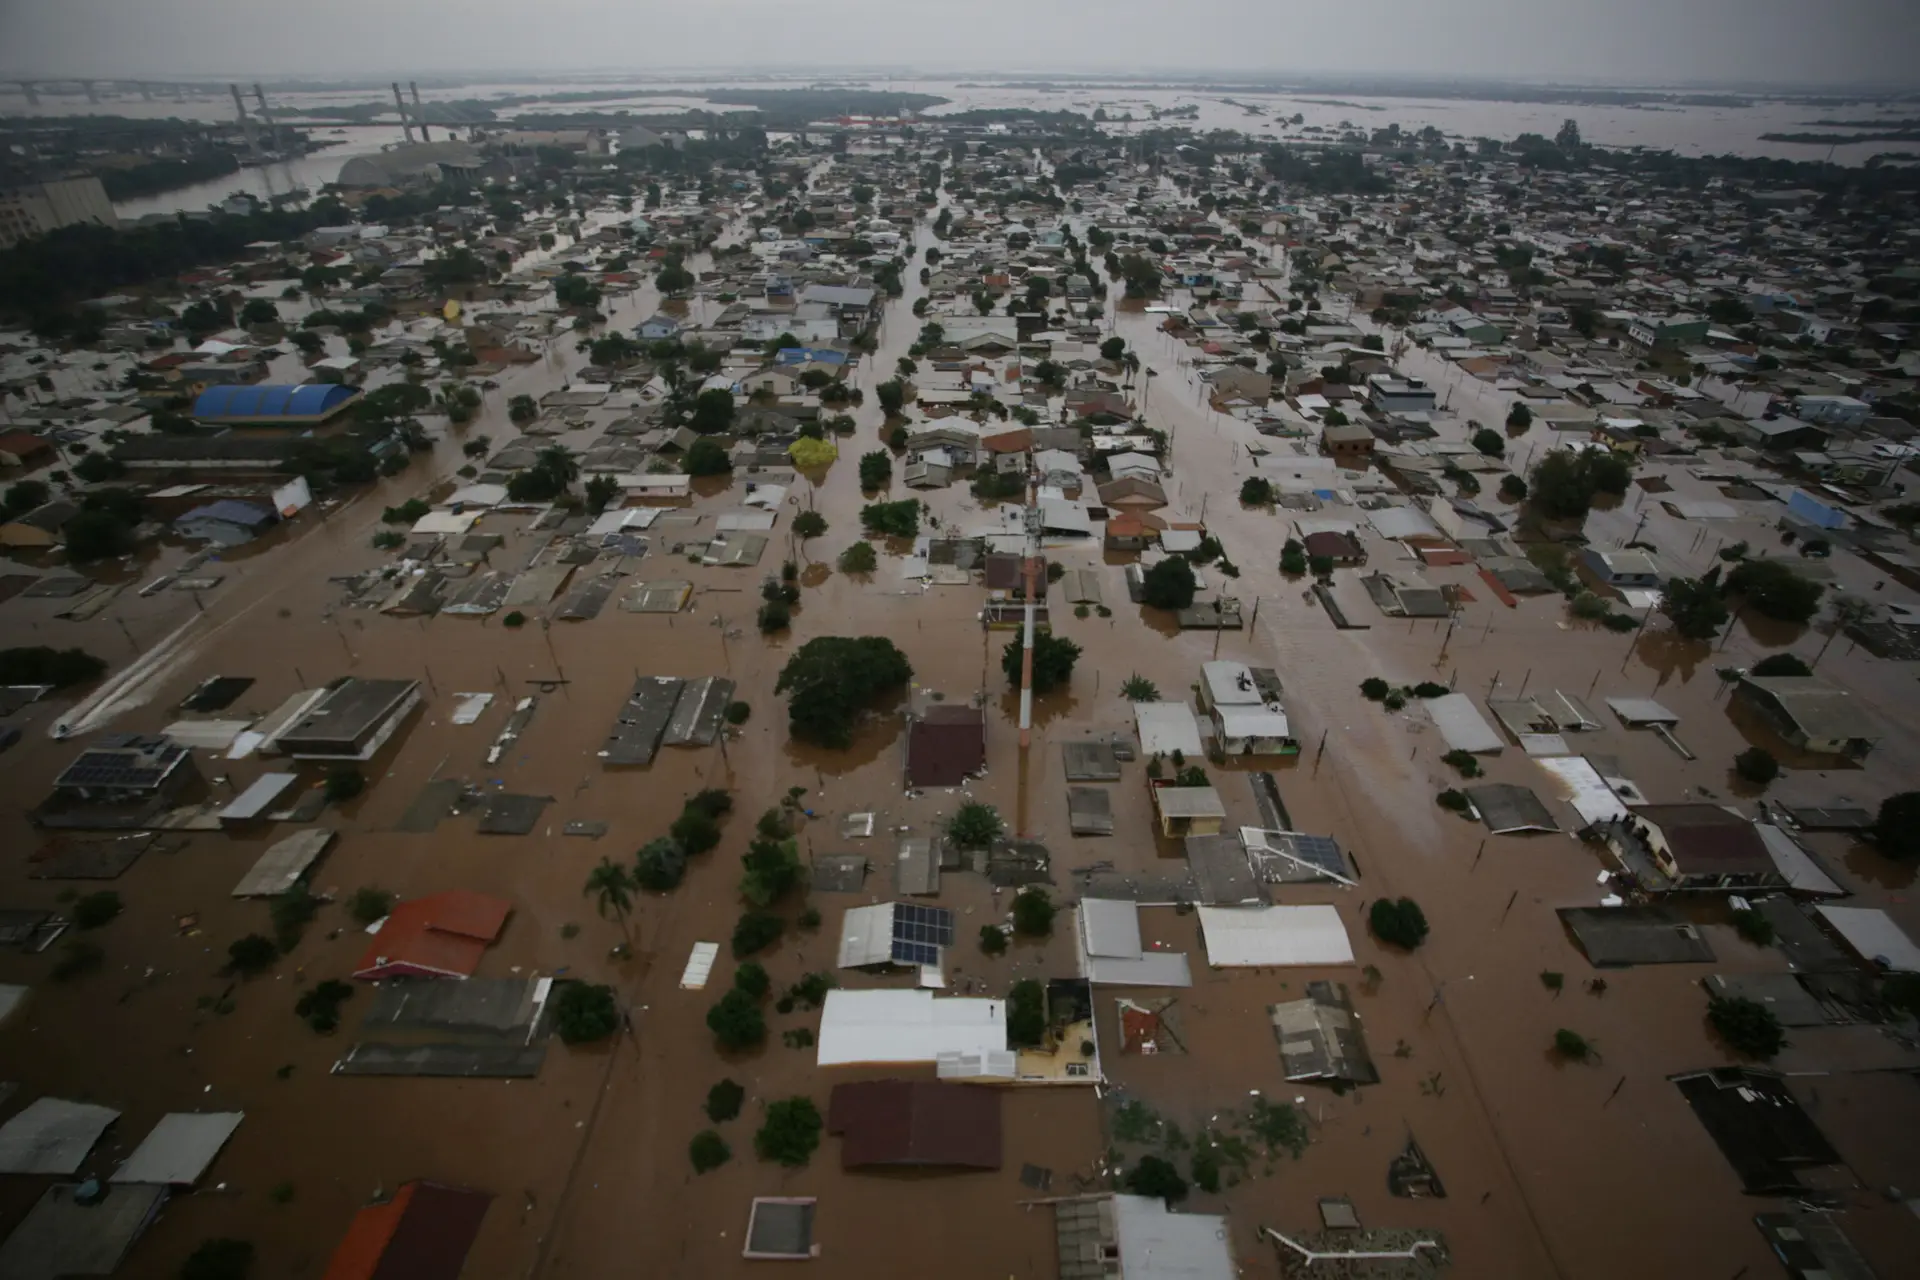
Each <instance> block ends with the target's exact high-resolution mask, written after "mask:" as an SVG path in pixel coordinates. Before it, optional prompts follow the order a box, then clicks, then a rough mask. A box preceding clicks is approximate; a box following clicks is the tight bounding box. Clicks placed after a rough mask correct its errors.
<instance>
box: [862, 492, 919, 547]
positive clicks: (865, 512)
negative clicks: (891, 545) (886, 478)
mask: <svg viewBox="0 0 1920 1280" xmlns="http://www.w3.org/2000/svg"><path fill="white" fill-rule="evenodd" d="M860 525H861V527H862V528H864V529H865V530H866V531H867V532H868V533H870V534H881V535H883V536H886V537H892V538H911V537H913V536H914V535H915V534H917V533H919V532H920V501H919V499H917V498H906V499H903V500H901V501H899V502H869V503H868V504H867V505H866V506H864V507H862V508H860Z"/></svg>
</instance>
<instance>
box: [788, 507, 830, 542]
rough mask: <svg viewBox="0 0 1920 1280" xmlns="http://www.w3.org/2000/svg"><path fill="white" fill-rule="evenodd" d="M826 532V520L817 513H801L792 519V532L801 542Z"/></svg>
mask: <svg viewBox="0 0 1920 1280" xmlns="http://www.w3.org/2000/svg"><path fill="white" fill-rule="evenodd" d="M826 531H827V518H826V517H825V516H823V515H821V514H820V513H819V512H818V511H802V512H801V513H800V514H799V515H797V516H795V517H794V518H793V532H794V535H795V536H796V537H798V538H799V539H800V540H801V541H802V542H805V541H806V540H807V539H808V538H817V537H819V536H820V535H821V534H823V533H825V532H826Z"/></svg>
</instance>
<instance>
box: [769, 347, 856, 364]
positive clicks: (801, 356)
mask: <svg viewBox="0 0 1920 1280" xmlns="http://www.w3.org/2000/svg"><path fill="white" fill-rule="evenodd" d="M809 361H811V362H812V363H814V364H845V363H847V353H846V352H844V351H835V350H834V349H833V348H832V347H782V348H780V351H779V354H777V355H776V356H774V362H775V363H776V364H806V363H808V362H809Z"/></svg>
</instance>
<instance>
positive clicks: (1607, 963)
mask: <svg viewBox="0 0 1920 1280" xmlns="http://www.w3.org/2000/svg"><path fill="white" fill-rule="evenodd" d="M1559 915H1560V918H1561V919H1562V920H1564V921H1566V924H1567V927H1568V928H1569V929H1571V930H1573V936H1574V937H1575V938H1576V939H1578V941H1579V943H1580V948H1581V950H1583V951H1585V952H1586V953H1587V959H1588V960H1591V961H1592V962H1593V963H1594V965H1595V966H1596V967H1599V968H1608V967H1611V966H1625V965H1636V964H1696V963H1711V962H1712V960H1713V947H1712V946H1711V945H1710V944H1709V943H1708V942H1707V940H1706V938H1705V936H1703V935H1702V934H1701V932H1700V930H1699V929H1698V928H1696V927H1695V926H1693V925H1692V924H1689V923H1688V922H1687V919H1686V917H1685V916H1682V915H1681V914H1680V913H1679V912H1677V911H1670V910H1668V909H1667V908H1665V907H1563V908H1561V909H1560V912H1559Z"/></svg>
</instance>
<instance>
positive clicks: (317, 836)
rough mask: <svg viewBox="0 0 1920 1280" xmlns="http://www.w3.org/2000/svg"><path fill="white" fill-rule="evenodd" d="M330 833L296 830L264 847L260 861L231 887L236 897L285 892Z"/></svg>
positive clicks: (316, 854) (324, 830)
mask: <svg viewBox="0 0 1920 1280" xmlns="http://www.w3.org/2000/svg"><path fill="white" fill-rule="evenodd" d="M332 839H333V832H332V831H330V830H328V829H327V828H325V827H315V828H313V829H312V830H310V831H296V832H294V833H293V834H292V835H290V836H287V837H286V838H285V839H282V840H276V841H274V842H273V843H272V844H271V845H269V846H267V851H266V852H265V853H263V854H261V855H260V859H259V861H257V862H255V863H254V864H253V867H252V869H251V870H249V871H248V872H247V874H246V875H244V876H242V877H241V878H240V883H239V884H236V885H235V886H233V896H234V897H236V898H271V897H274V896H276V895H278V894H282V893H285V892H286V891H287V890H288V889H291V888H292V887H293V884H294V882H295V881H296V880H298V879H299V878H300V877H301V876H302V875H304V874H306V870H307V868H308V867H310V866H312V865H313V863H314V861H315V859H317V858H319V856H320V854H321V853H322V852H323V851H324V850H325V849H326V847H327V844H328V842H329V841H331V840H332Z"/></svg>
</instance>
